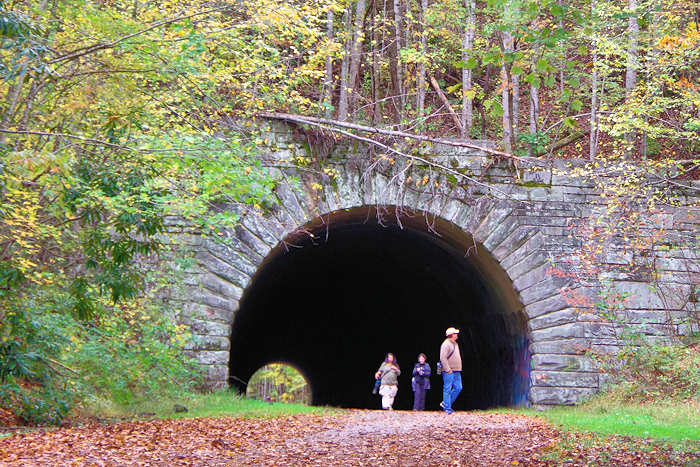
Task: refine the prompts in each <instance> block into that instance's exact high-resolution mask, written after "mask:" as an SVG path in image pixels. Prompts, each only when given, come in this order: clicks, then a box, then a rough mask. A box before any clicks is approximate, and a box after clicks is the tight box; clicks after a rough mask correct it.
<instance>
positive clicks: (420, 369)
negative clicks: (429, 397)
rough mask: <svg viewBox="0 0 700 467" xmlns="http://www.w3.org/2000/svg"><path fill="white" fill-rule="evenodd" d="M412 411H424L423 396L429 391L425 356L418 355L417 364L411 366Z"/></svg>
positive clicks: (428, 373)
mask: <svg viewBox="0 0 700 467" xmlns="http://www.w3.org/2000/svg"><path fill="white" fill-rule="evenodd" d="M411 385H412V386H413V410H425V394H426V391H427V390H428V389H430V365H429V364H428V362H426V358H425V354H424V353H422V354H418V363H416V364H415V365H414V366H413V378H412V379H411Z"/></svg>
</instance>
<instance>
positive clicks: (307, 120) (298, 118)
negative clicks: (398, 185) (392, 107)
mask: <svg viewBox="0 0 700 467" xmlns="http://www.w3.org/2000/svg"><path fill="white" fill-rule="evenodd" d="M257 116H258V117H261V118H268V119H272V120H285V121H288V122H295V123H302V124H306V125H315V126H322V127H324V128H326V129H327V130H330V131H337V132H339V133H341V132H340V131H339V130H335V129H333V128H328V126H330V127H341V128H348V129H351V130H357V131H362V132H365V133H374V134H378V135H386V136H394V137H397V138H410V139H414V140H417V141H426V142H429V143H436V144H445V145H447V146H454V147H461V148H471V149H477V150H479V151H483V152H485V153H486V154H491V155H493V156H500V157H507V158H509V159H514V160H517V161H521V162H530V163H537V162H538V161H537V159H533V158H525V157H518V156H515V155H513V154H510V153H507V152H503V151H498V150H496V149H491V148H488V147H485V146H480V145H478V144H474V143H468V142H466V141H458V140H449V139H443V138H433V137H431V136H424V135H416V134H413V133H406V132H403V131H396V130H384V129H382V128H376V127H369V126H364V125H357V124H354V123H347V122H339V121H337V120H329V119H325V118H317V117H307V116H305V115H295V114H285V113H277V112H274V113H267V112H266V113H260V114H257ZM343 134H345V133H343ZM351 136H352V137H356V136H357V135H354V134H351ZM370 141H372V142H373V144H374V143H375V142H376V141H374V140H370ZM460 175H461V174H460Z"/></svg>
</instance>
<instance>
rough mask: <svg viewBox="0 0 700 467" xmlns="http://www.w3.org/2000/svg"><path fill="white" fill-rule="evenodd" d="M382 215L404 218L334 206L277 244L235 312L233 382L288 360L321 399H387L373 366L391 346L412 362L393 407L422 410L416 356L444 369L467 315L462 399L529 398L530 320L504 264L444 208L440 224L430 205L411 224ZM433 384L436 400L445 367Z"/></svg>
mask: <svg viewBox="0 0 700 467" xmlns="http://www.w3.org/2000/svg"><path fill="white" fill-rule="evenodd" d="M382 217H384V218H385V219H393V220H394V221H393V222H387V221H383V222H382V223H381V225H380V223H379V222H378V220H377V219H378V217H377V216H376V212H374V211H373V209H372V208H368V207H364V208H356V209H354V210H344V211H339V212H336V213H333V214H331V215H329V216H324V218H323V222H321V221H320V220H317V221H314V222H312V223H310V224H309V225H307V226H306V227H305V229H306V233H304V234H298V235H295V236H294V237H293V238H288V239H287V243H288V246H287V247H285V246H284V245H280V246H278V247H277V248H276V249H275V250H274V251H273V252H272V253H271V254H270V255H269V257H268V258H267V259H266V260H265V262H264V263H263V265H262V266H261V267H260V269H259V271H258V272H257V274H256V276H255V277H254V278H253V281H252V283H251V284H250V285H249V287H248V289H247V290H246V292H245V294H244V296H243V297H242V299H241V301H240V308H239V311H238V312H237V314H236V318H235V320H234V323H233V329H232V334H231V361H230V378H229V379H230V382H231V384H232V385H234V386H236V385H240V382H239V381H240V380H244V381H247V380H248V379H249V378H250V376H251V375H252V374H253V373H255V371H257V370H258V369H259V368H260V367H262V366H263V365H265V364H266V363H271V362H286V363H289V364H291V365H293V366H294V367H296V368H298V369H299V370H300V371H301V372H302V373H303V374H304V375H305V377H306V378H307V380H308V381H309V383H310V386H311V391H312V403H313V404H314V405H332V406H339V407H355V408H379V407H381V404H380V399H379V397H378V396H375V395H372V394H371V392H370V391H371V388H372V385H373V382H374V381H373V374H374V372H375V371H376V370H377V368H378V367H379V365H380V363H381V361H382V359H383V357H384V355H385V354H386V353H387V352H392V353H394V354H395V355H396V357H397V360H398V363H399V365H400V367H401V376H400V377H399V392H398V395H397V397H396V401H395V403H394V408H395V409H411V408H412V404H413V392H412V390H411V370H412V368H413V365H414V363H415V362H416V358H417V355H418V354H419V353H421V352H423V353H425V354H426V355H427V356H428V362H429V363H430V365H431V367H432V368H433V371H434V367H435V362H436V361H437V358H438V353H439V347H440V344H441V343H442V341H443V339H444V332H445V329H446V328H447V327H449V326H456V327H458V328H459V329H461V331H462V332H461V334H460V338H459V341H458V343H459V344H460V348H461V353H462V361H463V371H462V380H463V386H464V389H463V391H462V394H461V395H460V396H459V398H458V399H457V401H456V402H455V404H454V408H455V409H456V410H467V409H484V408H489V407H495V406H509V405H520V404H523V403H525V401H526V398H527V390H528V385H529V366H530V358H529V354H528V350H527V349H528V339H527V326H526V321H525V319H524V316H523V311H522V306H521V305H520V304H519V301H518V298H517V295H516V294H515V292H514V290H513V287H512V285H511V283H510V281H509V279H508V278H507V276H506V274H505V272H503V270H502V269H501V267H500V266H499V264H498V263H497V262H496V261H495V259H493V257H492V256H491V255H490V254H489V253H488V252H487V251H486V250H485V249H484V248H483V247H482V246H481V245H478V244H477V247H476V249H474V248H473V246H474V241H473V240H472V238H471V236H470V235H468V234H466V233H464V232H462V231H461V230H460V229H458V228H457V227H456V226H454V225H453V224H450V223H448V222H446V221H443V220H441V219H439V218H438V219H435V220H433V219H432V218H430V219H429V221H430V222H434V224H433V226H432V227H433V228H434V231H436V232H437V234H438V235H436V234H435V233H433V232H430V231H429V230H428V228H427V222H426V218H425V217H424V216H423V215H422V214H416V215H406V214H404V215H402V216H400V220H401V225H399V224H398V222H396V220H395V219H396V216H395V213H394V212H393V211H392V212H390V213H389V215H388V216H382ZM308 233H312V234H313V237H311V236H310V235H309V234H308ZM470 247H472V248H471V250H470ZM468 250H469V254H468V255H466V256H465V254H466V253H467V251H468ZM431 387H432V389H431V390H430V391H428V396H427V400H426V408H427V409H434V410H436V409H438V408H439V403H440V400H441V398H442V379H441V377H440V376H437V375H433V376H432V378H431ZM240 389H242V390H245V388H244V387H241V388H240Z"/></svg>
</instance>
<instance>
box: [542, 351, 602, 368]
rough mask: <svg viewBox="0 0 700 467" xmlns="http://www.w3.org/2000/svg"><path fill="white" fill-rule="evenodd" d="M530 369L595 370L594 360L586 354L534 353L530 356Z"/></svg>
mask: <svg viewBox="0 0 700 467" xmlns="http://www.w3.org/2000/svg"><path fill="white" fill-rule="evenodd" d="M532 369H533V370H542V371H567V372H571V371H573V372H577V371H582V372H595V371H597V370H598V367H597V365H596V363H595V361H594V360H593V359H592V358H591V357H588V356H586V355H563V354H536V355H533V356H532Z"/></svg>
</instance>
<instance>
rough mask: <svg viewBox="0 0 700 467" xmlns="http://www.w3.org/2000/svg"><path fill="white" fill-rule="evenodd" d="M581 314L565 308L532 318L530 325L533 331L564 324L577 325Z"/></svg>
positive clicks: (573, 309)
mask: <svg viewBox="0 0 700 467" xmlns="http://www.w3.org/2000/svg"><path fill="white" fill-rule="evenodd" d="M579 314H580V313H579V312H578V311H577V310H576V309H575V308H565V309H563V310H559V311H555V312H552V313H547V314H544V315H540V316H537V317H536V318H532V319H531V320H530V322H529V323H528V324H529V326H530V329H532V330H536V329H544V328H551V327H554V326H560V325H562V324H568V323H575V322H577V320H578V318H579Z"/></svg>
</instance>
